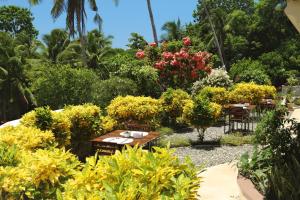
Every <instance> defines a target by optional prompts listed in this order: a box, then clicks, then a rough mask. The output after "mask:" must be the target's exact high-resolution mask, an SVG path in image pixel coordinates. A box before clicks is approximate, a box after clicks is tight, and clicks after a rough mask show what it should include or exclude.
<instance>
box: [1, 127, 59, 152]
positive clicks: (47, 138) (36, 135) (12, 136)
mask: <svg viewBox="0 0 300 200" xmlns="http://www.w3.org/2000/svg"><path fill="white" fill-rule="evenodd" d="M0 142H3V143H5V144H7V145H9V146H13V145H16V146H17V147H18V148H20V149H24V150H35V149H38V148H48V147H51V146H53V145H54V144H55V138H54V135H53V133H52V132H50V131H41V130H40V129H37V128H34V127H25V126H17V127H12V126H7V127H4V128H1V129H0Z"/></svg>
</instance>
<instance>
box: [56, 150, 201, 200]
mask: <svg viewBox="0 0 300 200" xmlns="http://www.w3.org/2000/svg"><path fill="white" fill-rule="evenodd" d="M83 172H84V173H81V172H79V173H77V174H76V175H75V176H74V178H73V179H70V180H69V181H67V182H66V183H65V184H64V192H62V194H61V198H62V199H66V200H68V199H78V198H81V199H94V200H97V199H99V200H100V199H196V198H197V189H198V188H199V183H200V178H199V177H198V176H197V170H196V168H195V166H194V165H193V164H192V163H191V161H190V160H186V161H185V162H184V163H182V164H180V161H179V159H178V158H176V157H175V156H174V155H173V152H172V151H171V150H170V149H161V148H155V151H154V152H148V151H143V150H142V149H141V148H137V147H135V148H131V147H127V150H124V151H122V153H121V152H119V151H118V152H117V153H116V154H115V155H112V156H110V157H102V158H101V159H99V160H98V161H97V158H93V157H91V158H89V159H88V160H87V163H86V164H85V167H84V169H83Z"/></svg>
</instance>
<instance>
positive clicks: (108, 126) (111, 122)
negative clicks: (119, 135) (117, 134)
mask: <svg viewBox="0 0 300 200" xmlns="http://www.w3.org/2000/svg"><path fill="white" fill-rule="evenodd" d="M101 122H102V123H101V127H102V132H103V133H104V134H105V133H108V132H110V131H113V130H114V128H116V127H117V126H118V122H117V121H116V120H115V119H113V118H112V117H110V116H104V117H101Z"/></svg>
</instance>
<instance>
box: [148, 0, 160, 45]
mask: <svg viewBox="0 0 300 200" xmlns="http://www.w3.org/2000/svg"><path fill="white" fill-rule="evenodd" d="M147 7H148V12H149V16H150V22H151V27H152V33H153V38H154V42H155V43H156V44H158V39H157V33H156V28H155V23H154V17H153V12H152V8H151V0H147Z"/></svg>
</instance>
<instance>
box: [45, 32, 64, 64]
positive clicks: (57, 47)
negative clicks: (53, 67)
mask: <svg viewBox="0 0 300 200" xmlns="http://www.w3.org/2000/svg"><path fill="white" fill-rule="evenodd" d="M43 41H44V43H45V44H46V46H47V56H48V58H49V59H50V60H51V61H52V62H53V63H56V59H57V55H58V54H59V53H61V52H62V51H63V50H65V49H66V47H67V46H68V45H69V43H70V40H69V38H68V33H67V32H66V31H65V30H63V29H53V30H52V31H51V32H50V34H45V35H44V36H43Z"/></svg>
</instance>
